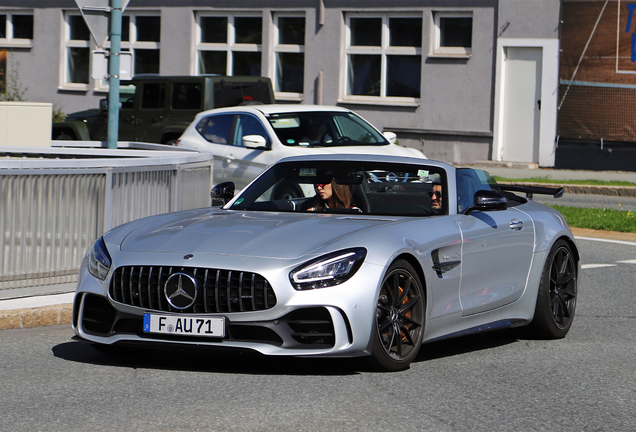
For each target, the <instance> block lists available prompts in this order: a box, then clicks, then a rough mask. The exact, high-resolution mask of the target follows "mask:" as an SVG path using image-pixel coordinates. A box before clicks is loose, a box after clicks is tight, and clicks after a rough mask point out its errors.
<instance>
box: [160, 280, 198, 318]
mask: <svg viewBox="0 0 636 432" xmlns="http://www.w3.org/2000/svg"><path fill="white" fill-rule="evenodd" d="M163 291H164V294H165V295H166V300H168V303H170V305H171V306H173V307H174V308H177V309H181V310H183V309H187V308H189V307H190V306H192V305H193V304H194V301H195V300H196V298H197V281H196V279H194V278H193V277H192V276H190V275H189V274H186V273H174V274H173V275H171V276H170V277H169V278H168V280H167V281H166V284H165V285H164V289H163Z"/></svg>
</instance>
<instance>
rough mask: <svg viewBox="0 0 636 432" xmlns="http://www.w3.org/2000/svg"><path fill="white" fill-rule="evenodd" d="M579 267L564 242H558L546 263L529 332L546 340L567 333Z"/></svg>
mask: <svg viewBox="0 0 636 432" xmlns="http://www.w3.org/2000/svg"><path fill="white" fill-rule="evenodd" d="M577 273H578V265H577V263H576V260H575V257H574V254H573V252H572V249H571V247H570V246H569V244H568V243H567V242H566V241H565V240H559V241H557V242H556V243H555V244H554V246H553V247H552V250H551V251H550V254H549V255H548V259H547V260H546V263H545V266H544V268H543V274H542V276H541V283H540V285H539V293H538V295H537V306H536V309H535V312H534V318H533V320H532V323H531V324H530V327H529V330H531V331H532V333H533V335H534V336H536V337H540V338H545V339H560V338H563V337H565V335H566V334H567V333H568V331H569V330H570V327H571V326H572V320H573V319H574V311H575V309H576V294H577V285H578V278H577V276H578V275H577Z"/></svg>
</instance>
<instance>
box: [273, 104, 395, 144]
mask: <svg viewBox="0 0 636 432" xmlns="http://www.w3.org/2000/svg"><path fill="white" fill-rule="evenodd" d="M268 119H269V122H270V124H271V125H272V127H273V128H274V131H275V132H276V135H278V139H279V140H280V142H281V143H283V144H284V145H286V146H313V147H326V146H355V145H366V146H368V145H387V144H389V142H388V141H387V140H386V138H384V136H383V135H382V134H381V133H379V132H378V131H377V130H376V129H375V128H374V127H372V126H371V125H370V124H369V123H367V122H366V121H364V120H363V119H362V118H360V117H358V116H357V115H355V114H353V113H351V112H326V111H316V112H298V113H280V114H272V115H271V116H270V117H269V118H268Z"/></svg>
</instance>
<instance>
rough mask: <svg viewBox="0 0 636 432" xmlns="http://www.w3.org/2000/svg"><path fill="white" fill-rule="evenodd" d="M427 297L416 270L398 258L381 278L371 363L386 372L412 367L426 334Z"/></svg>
mask: <svg viewBox="0 0 636 432" xmlns="http://www.w3.org/2000/svg"><path fill="white" fill-rule="evenodd" d="M425 320H426V298H425V296H424V289H423V287H422V283H421V282H420V278H419V276H418V275H417V272H416V271H415V269H414V268H413V266H412V265H411V264H409V263H408V262H407V261H404V260H400V261H396V262H395V263H393V264H392V265H391V267H389V270H388V272H387V274H386V276H385V277H384V280H383V281H382V287H381V288H380V294H379V295H378V305H377V308H376V314H375V317H374V333H373V337H374V341H373V353H372V362H373V364H374V366H376V367H378V368H380V369H382V370H385V371H399V370H404V369H406V368H408V367H409V365H410V364H411V362H412V361H413V360H414V359H415V357H416V356H417V353H418V351H419V350H420V346H421V345H422V339H423V337H424V324H425Z"/></svg>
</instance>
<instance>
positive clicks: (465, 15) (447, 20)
mask: <svg viewBox="0 0 636 432" xmlns="http://www.w3.org/2000/svg"><path fill="white" fill-rule="evenodd" d="M433 17H434V21H435V25H434V26H433V31H434V32H435V34H434V35H433V37H432V38H431V40H432V42H433V47H432V55H437V56H470V54H471V50H472V45H473V15H472V13H470V12H435V13H434V14H433Z"/></svg>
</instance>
